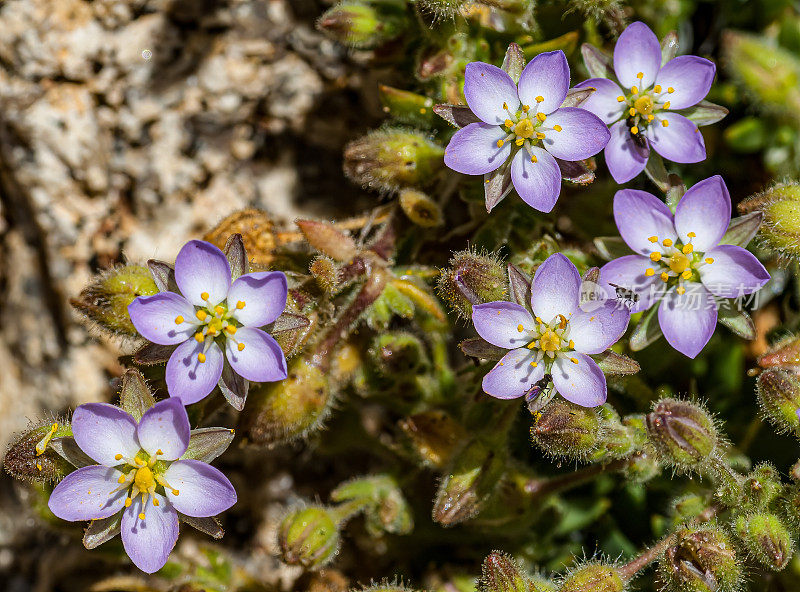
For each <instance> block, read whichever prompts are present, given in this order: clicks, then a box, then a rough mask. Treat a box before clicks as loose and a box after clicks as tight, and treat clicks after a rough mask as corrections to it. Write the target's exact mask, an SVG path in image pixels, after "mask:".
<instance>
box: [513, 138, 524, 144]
mask: <svg viewBox="0 0 800 592" xmlns="http://www.w3.org/2000/svg"><path fill="white" fill-rule="evenodd" d="M524 143H525V138H517V139H516V140H514V144H516V145H517V146H522V145H523V144H524Z"/></svg>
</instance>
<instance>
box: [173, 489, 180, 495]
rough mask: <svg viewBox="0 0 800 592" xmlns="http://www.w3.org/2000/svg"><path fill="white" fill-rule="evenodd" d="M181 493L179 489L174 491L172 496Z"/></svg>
mask: <svg viewBox="0 0 800 592" xmlns="http://www.w3.org/2000/svg"><path fill="white" fill-rule="evenodd" d="M179 493H180V490H178V489H173V490H172V495H178V494H179Z"/></svg>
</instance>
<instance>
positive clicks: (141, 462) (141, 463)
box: [133, 456, 146, 467]
mask: <svg viewBox="0 0 800 592" xmlns="http://www.w3.org/2000/svg"><path fill="white" fill-rule="evenodd" d="M133 462H135V463H136V464H137V465H139V466H140V467H141V466H144V465H145V464H146V463H145V462H144V461H143V460H142V459H141V458H139V457H138V456H135V457H133Z"/></svg>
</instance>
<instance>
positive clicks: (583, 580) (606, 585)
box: [558, 563, 625, 592]
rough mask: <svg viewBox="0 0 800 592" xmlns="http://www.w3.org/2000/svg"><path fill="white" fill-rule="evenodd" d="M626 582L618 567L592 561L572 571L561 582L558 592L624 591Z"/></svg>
mask: <svg viewBox="0 0 800 592" xmlns="http://www.w3.org/2000/svg"><path fill="white" fill-rule="evenodd" d="M624 589H625V582H624V581H623V580H622V578H621V577H620V574H619V571H618V570H617V568H615V567H614V566H611V565H603V564H602V563H590V564H588V565H584V566H583V567H579V568H578V569H576V570H574V571H572V573H570V574H569V575H568V576H567V577H566V578H565V579H564V581H563V582H562V583H561V587H559V589H558V592H622V591H623V590H624Z"/></svg>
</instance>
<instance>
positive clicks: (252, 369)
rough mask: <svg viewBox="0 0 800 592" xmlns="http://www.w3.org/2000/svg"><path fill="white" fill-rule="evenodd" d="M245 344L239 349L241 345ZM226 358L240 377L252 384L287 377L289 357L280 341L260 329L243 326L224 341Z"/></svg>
mask: <svg viewBox="0 0 800 592" xmlns="http://www.w3.org/2000/svg"><path fill="white" fill-rule="evenodd" d="M240 343H241V344H244V348H243V349H241V350H240V349H239V344H240ZM225 357H226V358H228V362H229V363H230V365H231V367H232V368H233V370H234V372H236V374H238V375H239V376H241V377H243V378H246V379H247V380H251V381H253V382H276V381H278V380H283V379H284V378H286V357H285V356H284V355H283V350H282V349H281V346H280V345H278V342H277V341H275V340H274V339H273V338H272V336H271V335H267V334H266V333H265V332H264V331H262V330H261V329H254V328H252V327H241V328H239V330H238V331H236V335H234V336H233V337H229V338H228V339H227V341H226V342H225Z"/></svg>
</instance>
